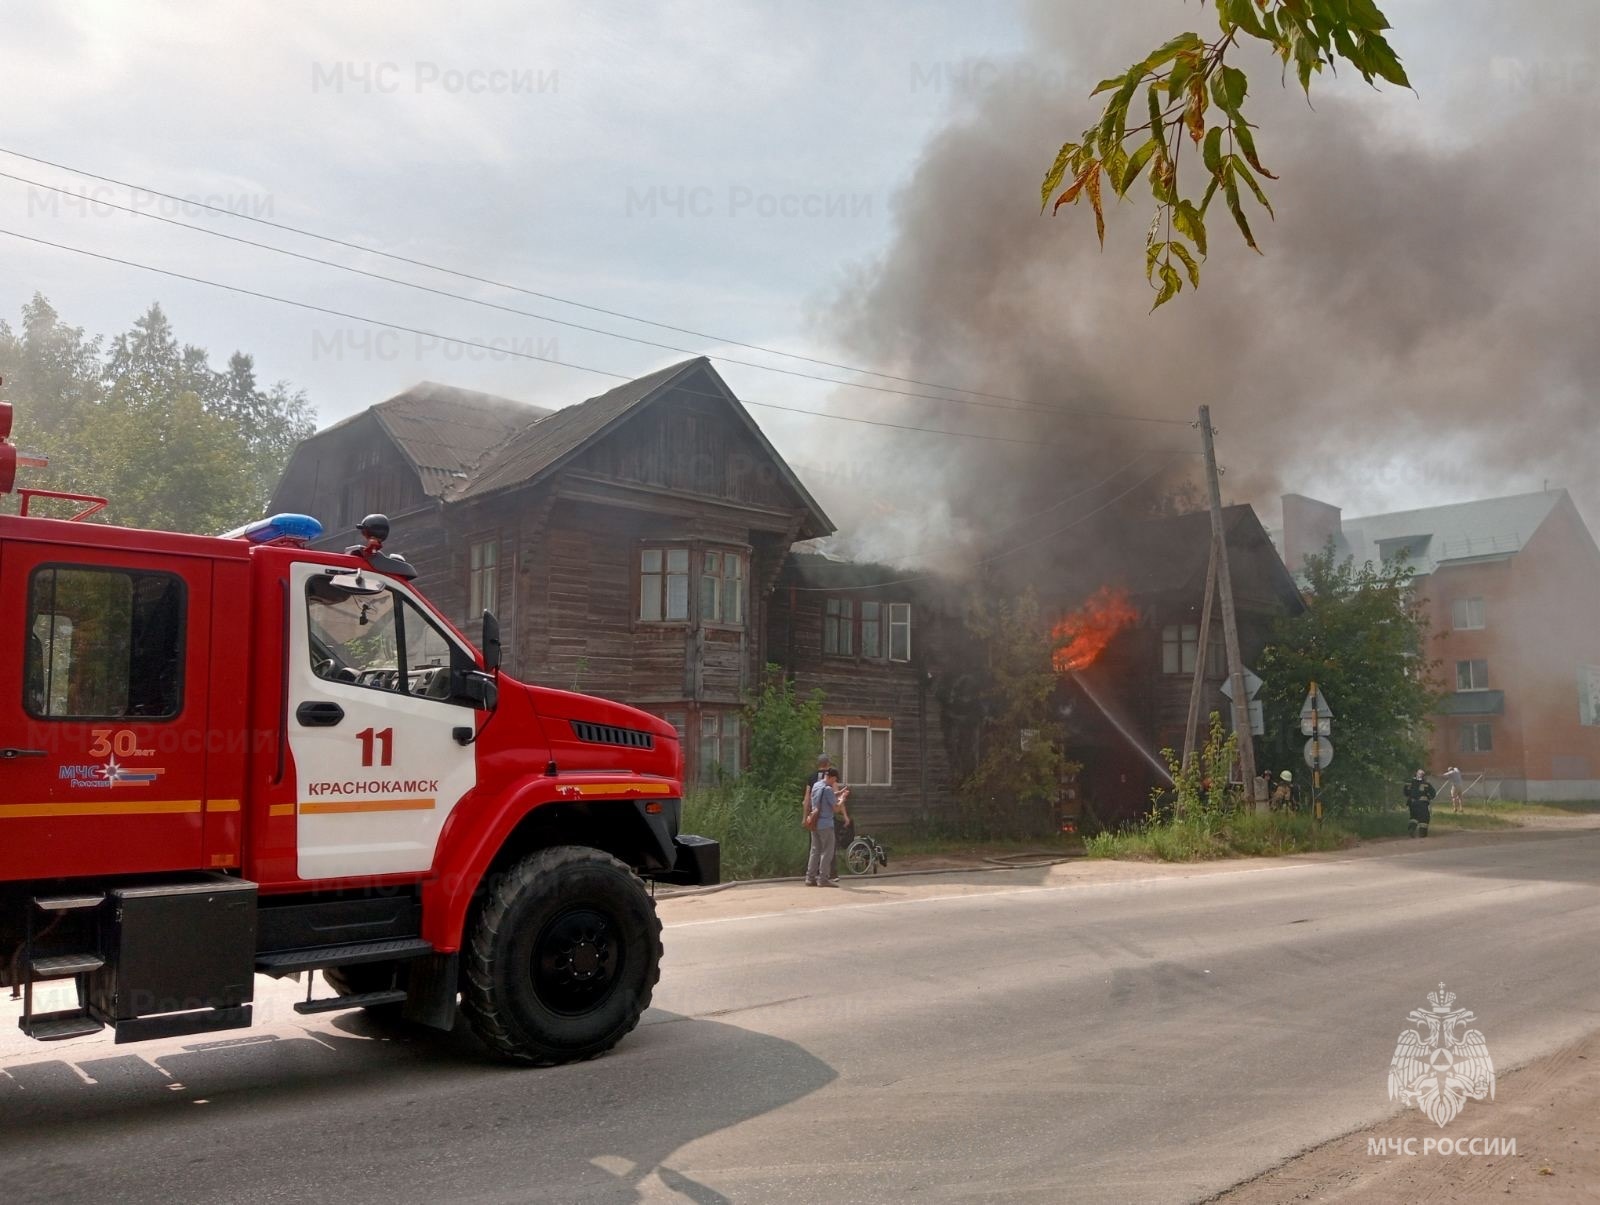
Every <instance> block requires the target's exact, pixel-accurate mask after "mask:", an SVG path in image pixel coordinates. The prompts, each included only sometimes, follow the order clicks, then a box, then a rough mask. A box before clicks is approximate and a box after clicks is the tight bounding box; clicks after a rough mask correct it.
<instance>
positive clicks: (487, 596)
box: [467, 536, 500, 619]
mask: <svg viewBox="0 0 1600 1205" xmlns="http://www.w3.org/2000/svg"><path fill="white" fill-rule="evenodd" d="M499 601H500V537H499V536H490V537H488V538H486V539H482V540H474V541H472V543H471V544H469V545H468V546H467V616H468V618H469V619H476V618H478V617H479V616H481V615H482V614H483V613H484V612H485V611H492V610H494V609H495V607H496V606H498V605H499Z"/></svg>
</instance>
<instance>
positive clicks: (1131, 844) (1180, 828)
mask: <svg viewBox="0 0 1600 1205" xmlns="http://www.w3.org/2000/svg"><path fill="white" fill-rule="evenodd" d="M1355 840H1356V837H1355V834H1354V833H1352V832H1351V831H1350V830H1349V829H1347V828H1344V827H1343V826H1342V825H1340V824H1337V823H1334V822H1333V821H1327V820H1325V821H1323V823H1322V824H1321V825H1320V826H1318V825H1315V824H1313V823H1312V820H1311V817H1310V816H1303V815H1299V814H1297V813H1290V812H1266V813H1257V812H1233V813H1229V814H1226V815H1223V816H1217V817H1203V816H1202V817H1195V818H1190V819H1184V820H1174V821H1161V822H1158V821H1146V822H1145V823H1144V824H1143V825H1142V826H1140V827H1139V828H1137V829H1133V830H1131V831H1128V832H1121V833H1110V832H1107V833H1098V834H1096V835H1095V836H1092V837H1088V838H1086V839H1085V840H1084V843H1083V844H1084V850H1085V852H1087V853H1088V855H1089V857H1091V858H1131V859H1135V860H1138V859H1143V860H1146V861H1157V862H1203V861H1208V860H1210V859H1213V858H1261V857H1281V856H1283V855H1284V854H1299V853H1309V852H1310V851H1312V850H1319V849H1344V848H1346V847H1347V846H1349V845H1351V844H1352V843H1353V842H1354V841H1355Z"/></svg>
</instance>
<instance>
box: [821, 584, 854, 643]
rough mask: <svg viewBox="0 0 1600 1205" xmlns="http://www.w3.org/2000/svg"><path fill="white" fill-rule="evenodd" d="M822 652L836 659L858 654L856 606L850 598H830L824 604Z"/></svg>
mask: <svg viewBox="0 0 1600 1205" xmlns="http://www.w3.org/2000/svg"><path fill="white" fill-rule="evenodd" d="M822 651H823V652H824V653H827V654H829V655H831V656H835V657H853V656H855V652H856V604H855V601H854V600H853V599H849V598H830V599H828V600H827V601H826V602H824V603H823V604H822Z"/></svg>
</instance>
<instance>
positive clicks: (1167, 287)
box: [1150, 263, 1183, 314]
mask: <svg viewBox="0 0 1600 1205" xmlns="http://www.w3.org/2000/svg"><path fill="white" fill-rule="evenodd" d="M1182 288H1183V278H1182V277H1181V276H1179V275H1178V270H1177V269H1176V268H1174V267H1173V266H1172V265H1171V264H1170V263H1164V264H1162V265H1161V292H1159V293H1157V294H1156V301H1155V304H1154V305H1152V306H1151V307H1150V312H1151V313H1152V314H1153V313H1155V312H1156V311H1157V310H1158V309H1160V308H1161V307H1162V306H1164V305H1166V304H1167V302H1169V301H1171V300H1172V299H1173V298H1174V297H1176V296H1177V295H1178V293H1179V291H1180V290H1182Z"/></svg>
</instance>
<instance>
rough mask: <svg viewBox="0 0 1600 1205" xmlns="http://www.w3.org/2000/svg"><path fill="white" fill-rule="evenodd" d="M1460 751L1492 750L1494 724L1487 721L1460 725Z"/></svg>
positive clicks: (1484, 751) (1479, 751) (1483, 751)
mask: <svg viewBox="0 0 1600 1205" xmlns="http://www.w3.org/2000/svg"><path fill="white" fill-rule="evenodd" d="M1461 752H1463V753H1492V752H1494V725H1493V724H1490V723H1488V722H1487V721H1480V722H1478V723H1474V724H1463V725H1461Z"/></svg>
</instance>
